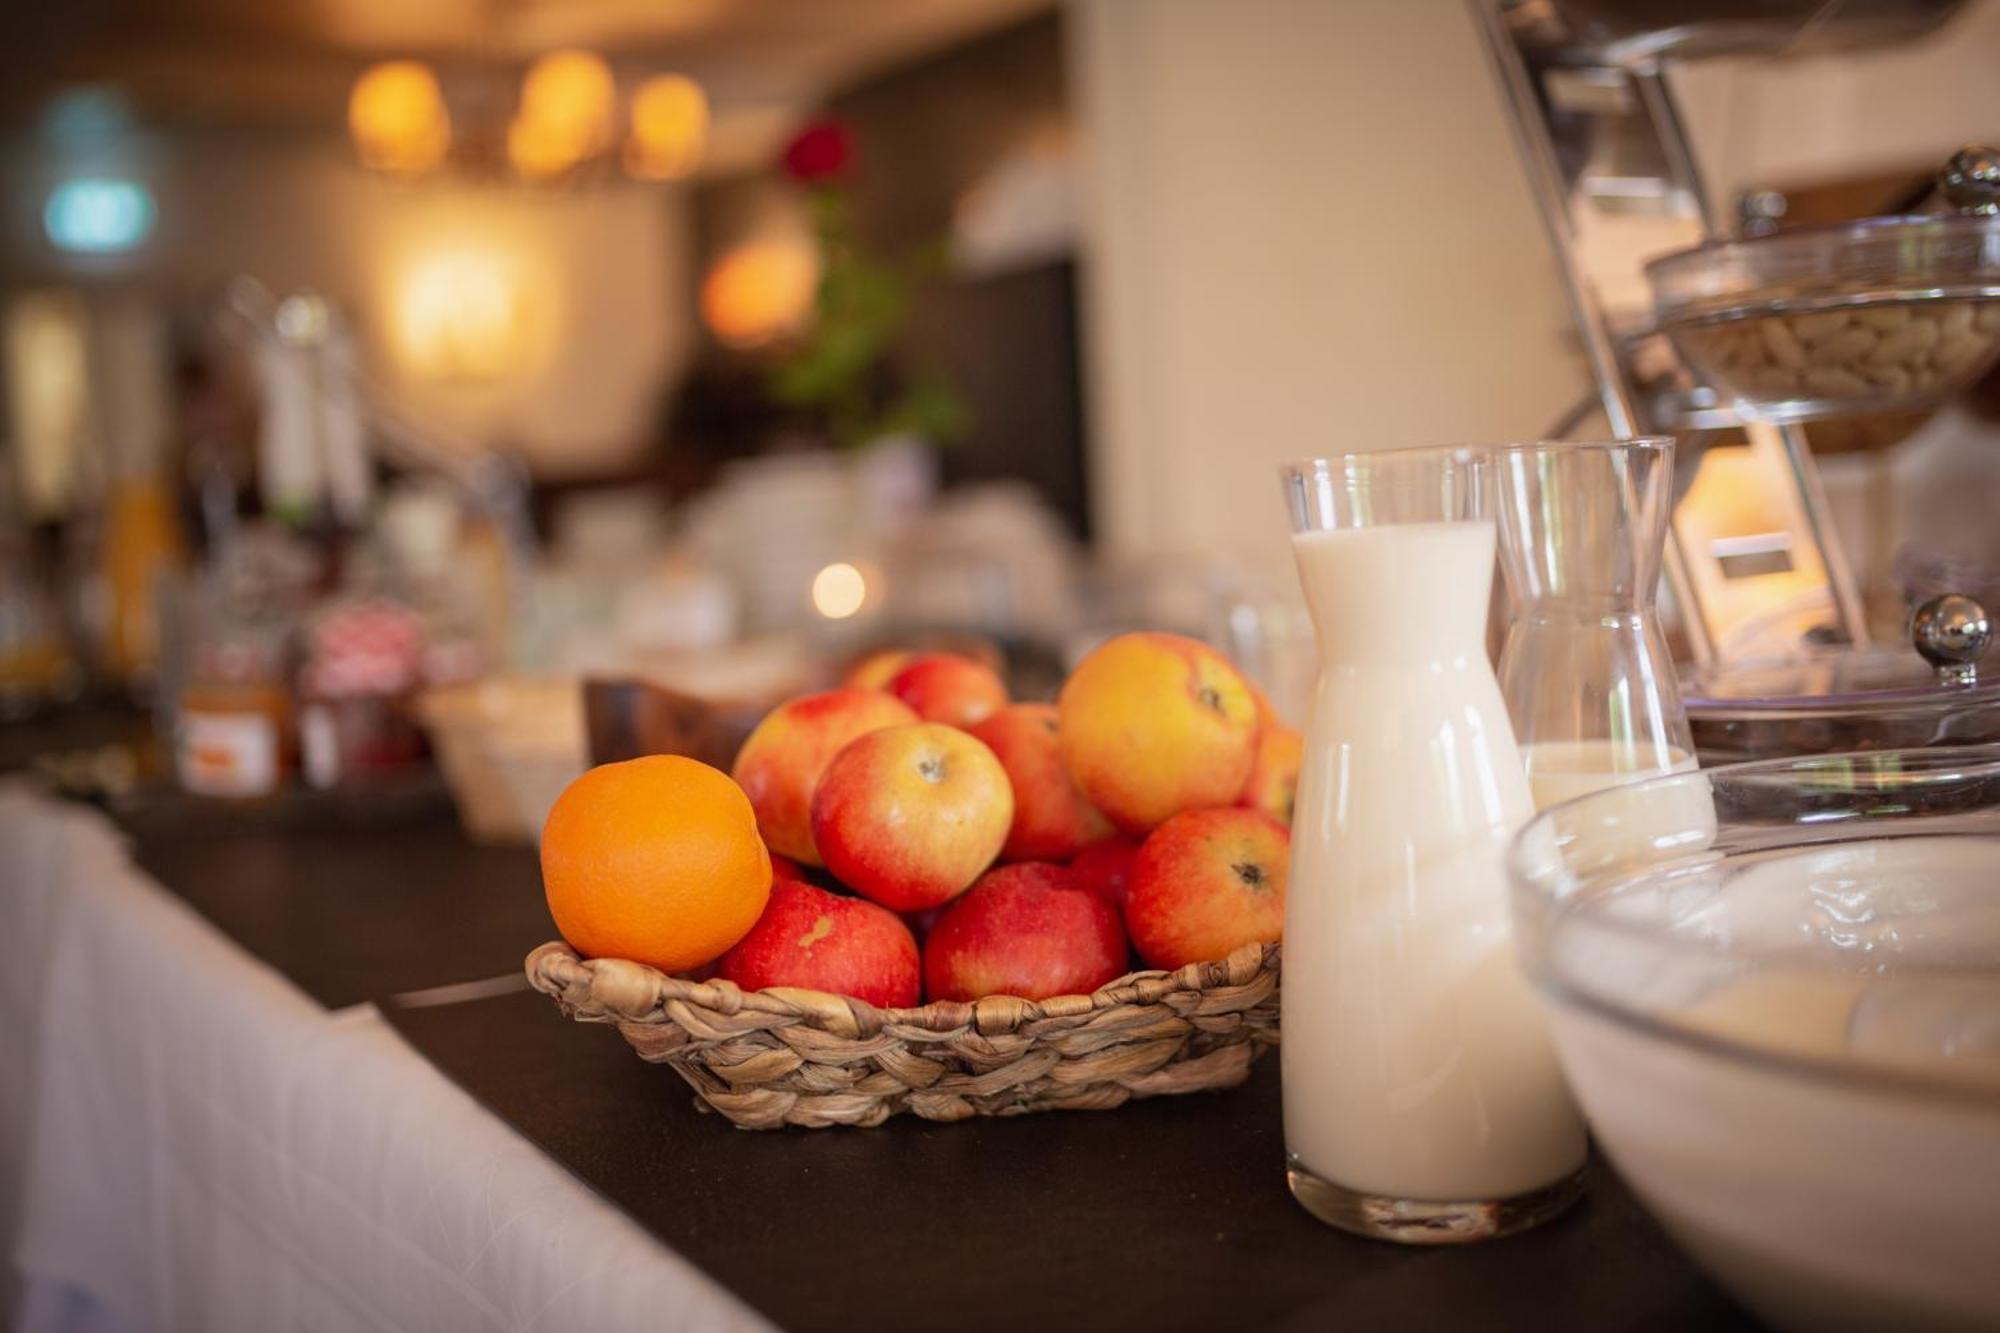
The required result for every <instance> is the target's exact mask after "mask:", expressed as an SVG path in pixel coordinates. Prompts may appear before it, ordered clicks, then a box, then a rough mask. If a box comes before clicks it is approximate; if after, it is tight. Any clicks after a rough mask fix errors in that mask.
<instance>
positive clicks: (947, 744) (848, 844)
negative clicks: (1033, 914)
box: [812, 722, 1014, 912]
mask: <svg viewBox="0 0 2000 1333" xmlns="http://www.w3.org/2000/svg"><path fill="white" fill-rule="evenodd" d="M1013 820H1014V793H1013V789H1012V788H1011V787H1009V786H1008V784H1007V770H1006V769H1004V768H1002V767H1001V766H1000V761H999V760H998V759H996V758H995V757H994V755H993V751H991V750H989V749H987V748H986V743H985V742H984V741H981V740H980V739H978V738H977V737H975V736H973V735H971V734H970V733H969V732H964V731H960V730H959V729H958V728H956V727H947V726H944V725H943V724H941V723H936V722H916V723H910V724H908V725H905V726H899V727H885V728H883V729H882V730H880V731H871V732H869V733H868V734H867V735H866V736H862V737H860V738H858V739H856V740H853V741H850V742H849V743H848V744H847V745H846V746H845V747H844V748H843V749H842V750H841V751H840V753H839V754H837V755H835V756H834V757H833V762H832V763H830V764H828V765H827V766H826V772H825V773H824V774H822V775H821V776H820V780H819V786H818V787H817V788H816V789H815V790H814V791H813V799H812V833H813V845H814V846H816V847H818V848H819V851H820V855H822V856H823V857H825V858H826V868H827V869H828V870H831V871H832V872H833V874H834V877H835V878H837V879H838V880H839V881H840V882H841V883H842V884H845V885H846V886H847V887H848V888H850V889H853V890H854V891H855V892H856V893H859V894H861V895H863V896H864V897H867V898H871V899H873V900H874V901H876V902H878V903H880V904H882V905H883V906H884V907H888V908H893V909H894V910H896V911H898V912H914V911H920V910H922V909H923V908H926V907H934V906H936V905H937V904H938V903H941V902H945V901H946V900H948V899H951V898H954V897H956V896H957V895H959V894H960V893H962V892H964V891H965V889H966V888H967V887H968V886H969V885H970V884H971V883H972V881H974V880H976V879H978V878H979V875H980V872H981V871H983V870H985V869H986V867H987V866H989V865H992V864H993V858H994V857H996V856H998V855H999V854H1000V847H1001V844H1002V843H1004V842H1006V840H1007V828H1008V826H1009V825H1010V824H1011V823H1012V822H1013Z"/></svg>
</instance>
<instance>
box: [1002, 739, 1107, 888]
mask: <svg viewBox="0 0 2000 1333" xmlns="http://www.w3.org/2000/svg"><path fill="white" fill-rule="evenodd" d="M966 730H968V731H970V732H971V733H972V734H973V735H975V736H977V737H979V739H980V740H982V741H985V742H986V745H987V748H989V749H990V750H992V751H993V753H994V754H995V755H997V756H998V757H999V759H1000V766H1001V767H1002V768H1005V769H1006V770H1007V781H1008V782H1009V783H1011V784H1012V785H1013V788H1014V824H1013V827H1012V828H1010V829H1008V830H1007V844H1006V846H1004V847H1002V848H1001V849H1000V859H1001V860H1003V861H1066V860H1068V859H1069V858H1070V857H1072V856H1074V855H1075V854H1076V852H1077V849H1078V848H1080V847H1082V846H1083V845H1084V844H1085V843H1086V842H1089V841H1091V840H1092V839H1095V838H1101V837H1103V836H1104V835H1106V834H1107V833H1109V832H1111V823H1110V821H1109V820H1107V819H1105V817H1104V816H1103V815H1100V814H1098V813H1097V811H1095V810H1093V809H1091V808H1090V802H1088V801H1086V800H1084V799H1083V793H1081V792H1079V791H1078V790H1077V789H1076V784H1075V783H1074V782H1072V781H1070V776H1069V769H1068V768H1066V767H1064V766H1063V760H1062V748H1061V747H1060V746H1059V745H1058V744H1057V743H1056V707H1055V705H1054V704H1009V705H1007V707H1005V708H1003V709H1001V710H1000V711H999V712H997V713H995V714H994V715H993V716H991V717H989V718H987V719H986V720H985V721H983V722H975V723H974V724H973V725H972V726H970V727H968V728H966Z"/></svg>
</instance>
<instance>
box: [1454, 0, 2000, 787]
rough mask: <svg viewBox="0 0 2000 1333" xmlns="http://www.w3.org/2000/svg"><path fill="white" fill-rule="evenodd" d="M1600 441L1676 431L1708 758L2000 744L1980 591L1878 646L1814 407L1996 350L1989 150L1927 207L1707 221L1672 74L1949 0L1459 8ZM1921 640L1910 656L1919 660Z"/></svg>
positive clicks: (1909, 403) (1963, 371)
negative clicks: (1735, 230)
mask: <svg viewBox="0 0 2000 1333" xmlns="http://www.w3.org/2000/svg"><path fill="white" fill-rule="evenodd" d="M1470 3H1471V7H1472V10H1473V13H1474V16H1475V20H1476V22H1477V26H1478V28H1479V31H1480V35H1481V37H1482V40H1483V42H1484V44H1485V47H1486V50H1487V52H1488V55H1489V56H1490V58H1491V60H1492V63H1493V66H1494V69H1495V71H1496V73H1497V76H1498V80H1499V84H1500V88H1501V92H1502V95H1503V100H1504V102H1505V104H1506V108H1507V111H1508V115H1509V118H1510V120H1511V122H1512V124H1513V128H1514V132H1515V138H1516V143H1517V145H1518V147H1519V149H1520V152H1521V157H1522V160H1523V166H1524V168H1525V170H1526V173H1527V176H1528V180H1529V183H1530V187H1531V190H1532V192H1533V194H1534V196H1535V199H1536V202H1537V204H1538V206H1539V208H1540V210H1541V214H1542V218H1543V221H1544V223H1545V224H1546V227H1547V230H1548V234H1549V238H1550V242H1551V244H1552V246H1553V248H1554V251H1555V255H1556V258H1557V261H1558V265H1559V267H1560V269H1561V273H1562V278H1563V282H1564V286H1565V289H1566V294H1567V296H1568V299H1569V305H1570V309H1571V313H1572V315H1573V317H1574V319H1575V322H1576V326H1577V330H1578V333H1579V335H1580V336H1581V339H1582V342H1583V345H1584V348H1585V351H1586V353H1587V355H1588V358H1589V361H1590V365H1591V368H1592V372H1593V375H1594V378H1595V381H1596V383H1595V386H1594V389H1593V391H1592V393H1591V394H1590V395H1589V396H1588V397H1587V398H1586V399H1585V400H1584V401H1583V402H1581V403H1579V404H1578V405H1577V407H1576V408H1575V409H1574V410H1573V411H1572V412H1570V413H1569V414H1568V415H1567V416H1566V417H1565V418H1564V419H1563V420H1562V421H1561V422H1559V423H1557V424H1556V425H1555V426H1554V427H1553V428H1552V429H1551V430H1550V431H1549V432H1548V434H1549V435H1551V436H1552V437H1561V436H1564V435H1567V434H1569V433H1570V432H1571V431H1572V430H1574V429H1575V428H1576V427H1577V426H1578V425H1580V424H1581V423H1582V422H1583V421H1584V420H1585V419H1586V418H1588V417H1589V416H1590V415H1591V414H1593V413H1594V412H1598V411H1601V412H1602V414H1603V416H1604V417H1605V419H1606V420H1607V422H1608V423H1609V425H1610V427H1611V431H1612V433H1613V434H1615V435H1618V436H1620V437H1627V438H1629V437H1633V436H1640V435H1651V434H1672V435H1674V436H1676V437H1677V438H1678V441H1679V451H1678V452H1679V455H1680V459H1681V462H1680V465H1679V469H1678V471H1679V475H1678V476H1677V477H1676V487H1675V504H1674V512H1673V520H1672V524H1671V531H1670V535H1669V540H1668V549H1667V571H1666V572H1667V580H1668V585H1669V588H1670V591H1671V593H1672V600H1673V604H1674V606H1675V608H1676V610H1677V613H1678V621H1679V626H1680V630H1681V633H1682V636H1683V637H1684V639H1685V645H1686V653H1685V655H1686V657H1687V658H1688V664H1687V666H1686V668H1685V676H1686V680H1685V684H1684V691H1685V695H1686V702H1687V709H1688V715H1689V721H1690V723H1691V725H1692V727H1693V731H1694V739H1695V743H1696V745H1697V747H1698V748H1699V749H1700V751H1701V753H1702V756H1703V758H1704V760H1705V761H1708V762H1718V761H1722V760H1726V759H1737V758H1750V757H1757V756H1764V755H1777V754H1790V753H1797V752H1801V751H1805V750H1820V751H1825V750H1843V749H1862V748H1879V747H1883V746H1889V745H1897V746H1908V745H1927V744H1944V743H1951V742H1957V741H1973V740H1994V739H2000V671H1994V670H1989V671H1988V672H1986V673H1985V674H1984V675H1982V674H1981V673H1980V671H1979V669H1978V659H1979V657H1980V655H1981V654H1982V653H1983V652H1984V650H1985V648H1986V645H1987V641H1988V640H1989V638H1990V637H1991V626H1990V622H1989V621H1988V618H1987V615H1986V611H1985V610H1984V609H1983V608H1982V607H1980V606H1979V605H1978V604H1977V603H1976V602H1974V601H1972V600H1971V599H1970V598H1967V597H1962V596H1947V597H1942V598H1937V599H1934V600H1933V601H1932V602H1931V603H1928V604H1926V605H1925V606H1924V607H1922V608H1920V610H1919V613H1918V614H1917V615H1916V616H1914V617H1913V618H1912V622H1911V637H1910V640H1909V641H1905V642H1898V643H1895V644H1883V645H1874V644H1871V643H1870V641H1869V633H1868V628H1867V623H1866V619H1865V617H1864V615H1863V613H1862V606H1861V600H1860V598H1859V596H1858V595H1857V592H1856V589H1855V581H1854V579H1853V577H1852V576H1851V574H1850V572H1849V569H1848V566H1847V563H1846V561H1845V559H1844V558H1843V554H1842V551H1841V549H1840V545H1839V542H1838V541H1837V540H1836V537H1835V534H1834V530H1833V526H1832V522H1831V518H1830V514H1829V509H1828V505H1827V501H1826V498H1825V495H1824V492H1823V489H1822V486H1821V484H1820V479H1819V473H1818V470H1817V467H1816V465H1815V463H1814V460H1813V456H1812V454H1811V452H1810V451H1809V449H1808V448H1807V444H1806V438H1805V434H1804V432H1803V430H1802V428H1801V424H1800V423H1802V422H1805V421H1809V420H1821V419H1826V418H1830V417H1845V416H1851V415H1853V414H1857V413H1868V412H1877V411H1887V410H1901V409H1909V408H1915V407H1928V406H1932V405H1935V404H1937V403H1939V402H1941V401H1942V400H1944V399H1945V398H1947V397H1949V396H1950V395H1952V394H1954V393H1957V392H1958V391H1960V390H1962V389H1964V388H1965V387H1966V386H1967V385H1969V384H1971V383H1973V382H1974V381H1975V380H1977V379H1978V378H1979V377H1980V376H1981V375H1982V374H1984V373H1985V372H1986V371H1987V370H1988V369H1989V368H1991V367H1992V366H1993V364H1994V363H1995V361H1996V360H2000V155H1996V154H1995V153H1993V152H1992V151H1991V150H1988V149H1981V148H1967V149H1963V150H1961V151H1960V152H1959V153H1958V154H1957V155H1956V156H1954V157H1952V159H1951V160H1950V162H1949V163H1948V164H1947V165H1946V166H1945V167H1944V168H1943V169H1942V170H1941V171H1940V172H1939V174H1938V181H1937V188H1936V190H1935V191H1934V192H1933V194H1932V196H1931V198H1930V199H1929V200H1927V201H1926V202H1925V204H1924V206H1923V209H1922V211H1919V212H1914V213H1910V214H1898V215H1895V216H1890V217H1881V218H1870V219H1866V220H1862V221H1858V222H1853V223H1846V224H1840V225H1836V226H1825V227H1799V228H1794V229H1790V230H1776V229H1773V228H1771V227H1770V225H1769V223H1768V221H1767V220H1764V219H1758V218H1754V217H1753V218H1751V219H1750V220H1749V221H1750V225H1749V226H1747V227H1746V228H1745V229H1744V234H1743V235H1741V236H1730V235H1728V234H1727V230H1726V229H1725V228H1724V227H1722V226H1719V225H1718V222H1717V219H1716V216H1715V214H1714V212H1713V208H1712V204H1711V202H1710V200H1709V198H1708V195H1707V194H1706V192H1705V190H1704V188H1703V184H1702V179H1701V174H1700V171H1699V168H1698V166H1697V163H1696V160H1695V155H1694V152H1693V148H1692V145H1691V143H1690V141H1689V136H1688V134H1687V132H1686V129H1685V127H1684V125H1683V123H1682V121H1681V118H1680V115H1679V112H1678V110H1677V108H1676V106H1675V102H1674V97H1673V93H1672V90H1671V88H1670V87H1669V84H1668V80H1667V68H1668V66H1669V65H1670V64H1671V63H1672V62H1675V61H1684V60H1693V59H1700V58H1703V57H1708V56H1719V55H1738V56H1741V55H1759V54H1765V55H1775V54H1779V53H1793V52H1798V51H1828V50H1840V49H1847V48H1858V47H1864V46H1865V47H1868V48H1871V49H1872V48H1876V47H1880V46H1882V45H1885V44H1889V43H1894V42H1899V41H1904V40H1908V39H1912V38H1915V37H1918V36H1921V35H1923V34H1925V33H1928V32H1931V31H1933V30H1935V29H1936V28H1938V27H1939V26H1940V25H1942V24H1943V23H1945V22H1946V21H1947V20H1949V19H1950V18H1951V17H1952V16H1953V15H1954V14H1955V13H1956V12H1957V11H1958V10H1959V9H1960V8H1961V7H1962V0H1830V2H1829V0H1757V3H1754V4H1746V3H1743V2H1742V0H1672V2H1669V0H1470ZM1913 649H1914V651H1913Z"/></svg>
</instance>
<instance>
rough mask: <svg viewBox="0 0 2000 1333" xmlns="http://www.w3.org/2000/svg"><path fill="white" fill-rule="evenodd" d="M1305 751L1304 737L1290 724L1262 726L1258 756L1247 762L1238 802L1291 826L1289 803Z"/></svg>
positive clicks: (1295, 791) (1290, 802)
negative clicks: (1245, 779)
mask: <svg viewBox="0 0 2000 1333" xmlns="http://www.w3.org/2000/svg"><path fill="white" fill-rule="evenodd" d="M1305 752H1306V742H1305V738H1304V737H1303V736H1301V735H1299V733H1298V732H1296V731H1293V730H1292V729H1291V728H1290V727H1285V726H1272V727H1266V728H1264V730H1263V732H1262V733H1261V734H1260V735H1259V736H1258V737H1257V757H1256V759H1255V760H1254V761H1253V762H1252V763H1251V765H1250V778H1249V781H1247V782H1245V783H1244V784H1243V796H1242V799H1241V800H1240V801H1239V802H1238V804H1240V805H1247V806H1249V807H1250V808H1251V809H1252V810H1262V811H1263V812H1264V813H1265V814H1267V815H1269V816H1270V817H1271V818H1273V819H1275V820H1277V821H1278V822H1279V823H1280V824H1283V825H1284V826H1285V827H1286V828H1290V827H1291V826H1292V803H1293V801H1294V800H1295V799H1297V797H1298V791H1299V764H1300V762H1301V761H1302V760H1303V759H1304V758H1305Z"/></svg>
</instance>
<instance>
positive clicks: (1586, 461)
mask: <svg viewBox="0 0 2000 1333" xmlns="http://www.w3.org/2000/svg"><path fill="white" fill-rule="evenodd" d="M1494 460H1495V463H1496V465H1497V478H1496V489H1497V493H1498V501H1499V505H1498V508H1499V524H1500V565H1501V572H1502V574H1503V575H1504V577H1505V579H1506V582H1507V591H1508V595H1509V597H1510V598H1511V599H1512V602H1513V616H1512V622H1511V624H1510V626H1509V628H1508V631H1507V640H1506V646H1505V647H1504V648H1503V649H1502V650H1501V654H1500V689H1501V692H1502V694H1504V695H1505V696H1506V699H1507V712H1508V716H1509V717H1510V718H1511V719H1512V721H1513V724H1514V736H1515V738H1516V740H1517V741H1518V742H1519V743H1520V746H1521V758H1522V763H1523V764H1524V765H1525V767H1526V768H1527V771H1528V782H1529V786H1530V788H1531V789H1532V790H1533V793H1534V797H1535V805H1536V807H1537V808H1538V809H1546V808H1547V807H1549V806H1551V805H1553V804H1555V803H1557V802H1559V801H1565V800H1569V799H1570V798H1572V797H1576V796H1582V795H1584V794H1586V793H1588V792H1592V791H1597V790H1599V789H1601V788H1604V787H1610V786H1616V785H1617V784H1619V783H1622V782H1629V781H1632V780H1634V779H1638V778H1643V777H1651V776H1654V775H1657V774H1661V773H1671V772H1679V771H1683V770H1686V769H1691V768H1693V767H1695V759H1694V742H1693V739H1692V737H1691V736H1690V734H1689V732H1688V724H1687V715H1686V713H1685V712H1684V711H1683V710H1682V707H1681V698H1680V690H1679V687H1678V686H1677V684H1676V683H1675V678H1674V666H1673V656H1672V653H1671V652H1670V650H1669V649H1668V647H1667V642H1666V637H1665V634H1664V633H1663V631H1662V629H1661V626H1660V619H1659V614H1658V610H1657V608H1656V605H1655V602H1656V599H1657V597H1658V591H1659V583H1660V560H1661V555H1662V552H1663V549H1664V546H1665V542H1666V530H1667V514H1668V510H1669V508H1670V507H1671V506H1672V503H1673V473H1674V446H1673V441H1672V440H1671V439H1666V438H1661V437H1652V438H1646V439H1636V440H1617V441H1609V442H1602V443H1600V442H1590V443H1571V442H1566V441H1565V442H1545V443H1541V444H1524V445H1509V446H1504V447H1502V448H1499V449H1496V450H1495V451H1494Z"/></svg>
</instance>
